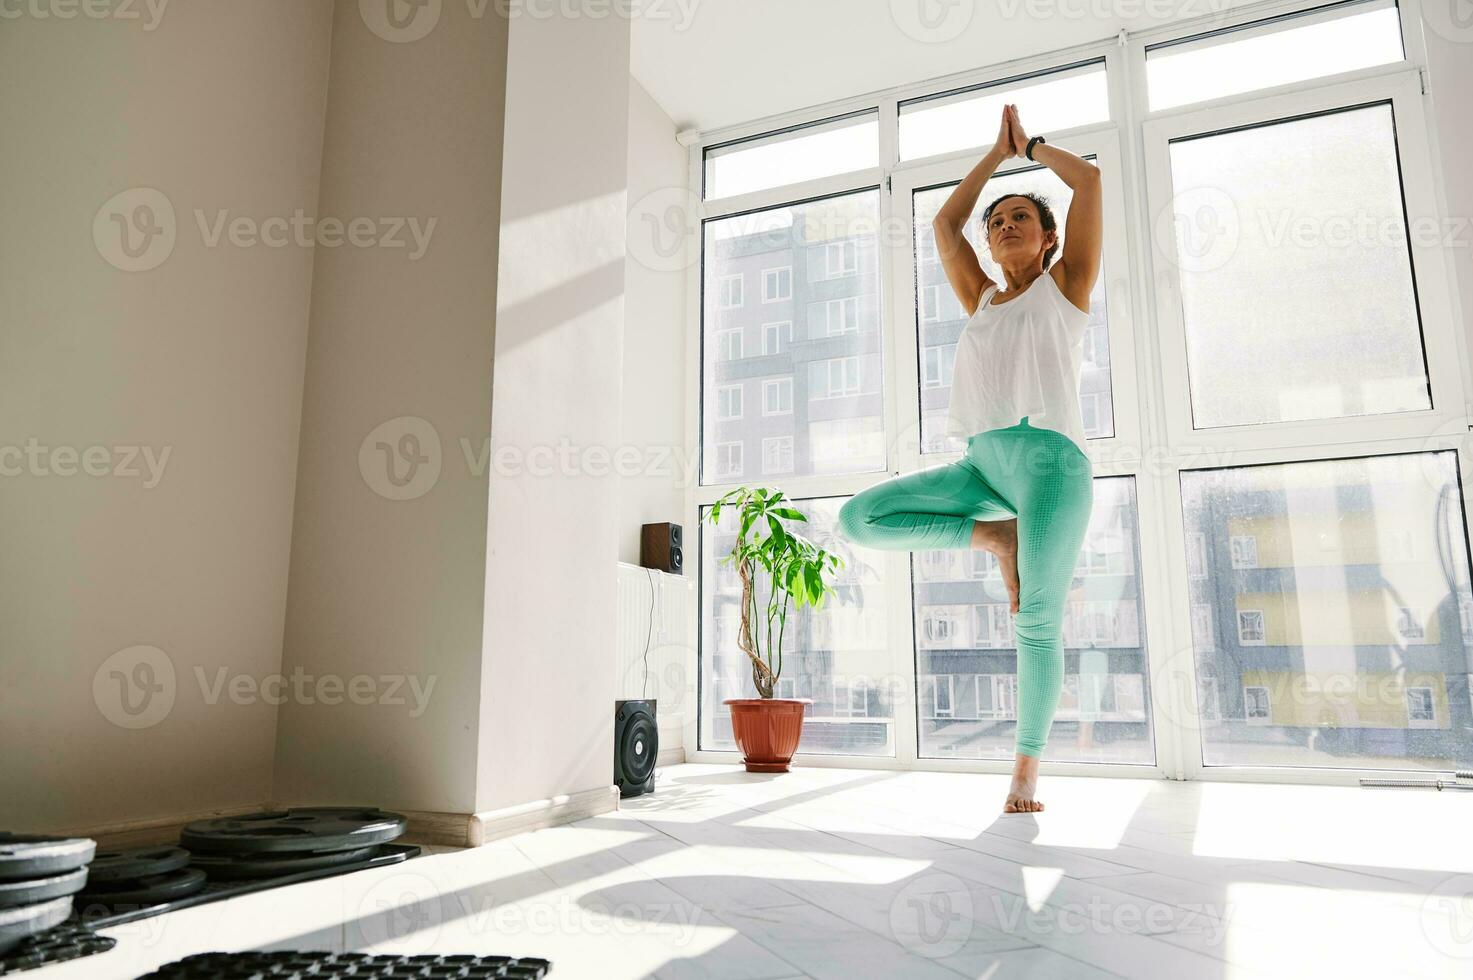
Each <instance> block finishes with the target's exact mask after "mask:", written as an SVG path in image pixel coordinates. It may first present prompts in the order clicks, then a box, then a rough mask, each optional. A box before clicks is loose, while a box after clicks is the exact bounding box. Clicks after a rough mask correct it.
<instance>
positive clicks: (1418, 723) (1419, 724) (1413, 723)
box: [1402, 684, 1442, 728]
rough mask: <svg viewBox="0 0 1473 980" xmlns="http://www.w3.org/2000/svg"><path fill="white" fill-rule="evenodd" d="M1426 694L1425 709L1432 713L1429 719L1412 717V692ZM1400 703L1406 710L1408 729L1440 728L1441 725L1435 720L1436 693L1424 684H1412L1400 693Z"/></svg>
mask: <svg viewBox="0 0 1473 980" xmlns="http://www.w3.org/2000/svg"><path fill="white" fill-rule="evenodd" d="M1413 691H1426V692H1427V708H1428V710H1430V711H1431V712H1432V717H1431V718H1413V717H1412V692H1413ZM1402 702H1403V703H1404V704H1405V706H1406V709H1407V727H1408V728H1440V727H1442V723H1441V722H1440V721H1439V720H1438V718H1437V692H1436V691H1434V690H1433V689H1432V688H1430V687H1428V686H1427V685H1425V684H1413V685H1411V686H1410V687H1407V688H1405V689H1404V690H1403V691H1402Z"/></svg>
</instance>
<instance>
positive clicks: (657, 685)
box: [615, 561, 698, 765]
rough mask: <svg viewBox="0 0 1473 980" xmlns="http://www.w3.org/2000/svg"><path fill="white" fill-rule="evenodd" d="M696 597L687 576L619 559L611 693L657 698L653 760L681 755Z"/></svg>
mask: <svg viewBox="0 0 1473 980" xmlns="http://www.w3.org/2000/svg"><path fill="white" fill-rule="evenodd" d="M697 601H698V597H697V593H696V583H695V580H694V579H693V578H690V577H687V576H684V575H671V574H669V573H667V572H658V571H655V570H654V569H652V568H641V567H639V566H638V565H630V564H627V563H626V562H622V561H621V562H619V615H618V637H617V642H616V643H615V650H616V656H617V657H618V672H619V673H618V677H619V691H618V695H617V696H618V697H619V698H620V699H630V698H654V699H656V700H657V701H658V704H656V706H655V714H656V720H657V722H658V723H659V729H660V754H659V755H658V756H657V757H656V762H657V764H659V765H666V764H669V763H672V762H683V761H684V760H685V747H684V744H683V739H684V735H685V723H686V718H687V716H688V715H689V714H690V713H691V712H694V711H695V703H696V702H695V693H696V602H697ZM652 606H653V608H651V607H652Z"/></svg>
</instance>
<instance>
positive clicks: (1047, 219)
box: [982, 191, 1059, 271]
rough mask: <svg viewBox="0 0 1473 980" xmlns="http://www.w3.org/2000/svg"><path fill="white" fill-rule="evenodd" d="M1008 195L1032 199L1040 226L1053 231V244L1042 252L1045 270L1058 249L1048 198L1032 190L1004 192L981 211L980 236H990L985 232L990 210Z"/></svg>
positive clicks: (1052, 212) (1056, 231)
mask: <svg viewBox="0 0 1473 980" xmlns="http://www.w3.org/2000/svg"><path fill="white" fill-rule="evenodd" d="M1010 197H1026V198H1027V199H1028V200H1030V201H1032V202H1033V206H1034V207H1036V208H1038V223H1039V225H1040V227H1042V228H1043V230H1044V231H1051V232H1053V233H1054V243H1053V245H1051V246H1049V247H1048V248H1047V249H1045V250H1044V253H1043V268H1044V270H1045V271H1047V269H1048V267H1049V263H1050V262H1051V261H1052V260H1053V257H1054V253H1056V252H1058V250H1059V222H1058V220H1057V219H1056V218H1055V217H1054V210H1053V208H1051V207H1049V203H1048V198H1046V197H1041V196H1039V195H1038V194H1034V193H1033V192H1032V191H1019V192H1017V193H1014V194H1004V195H1003V196H1002V197H999V198H998V199H997V200H995V201H993V202H992V203H991V204H989V205H987V210H986V211H983V212H982V236H983V238H984V239H988V238H990V236H989V235H988V233H987V223H988V222H989V221H991V220H992V210H993V208H996V207H997V206H998V205H999V204H1001V203H1002V202H1003V201H1006V200H1007V199H1008V198H1010Z"/></svg>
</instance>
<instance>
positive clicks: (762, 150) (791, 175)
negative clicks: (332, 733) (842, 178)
mask: <svg viewBox="0 0 1473 980" xmlns="http://www.w3.org/2000/svg"><path fill="white" fill-rule="evenodd" d="M705 161H706V186H705V196H706V198H707V199H708V200H709V199H711V198H716V197H731V196H733V195H735V194H747V193H750V192H752V191H760V190H766V189H767V188H769V187H779V186H781V185H783V184H796V183H798V182H799V181H803V180H813V179H815V178H817V177H829V176H832V175H834V174H843V173H849V172H850V171H853V170H864V169H866V168H868V167H878V166H879V165H880V117H879V113H878V112H875V111H870V112H864V113H860V114H858V115H853V116H844V117H843V118H840V119H831V120H827V121H825V122H821V123H815V124H814V125H812V126H804V127H801V128H799V129H795V130H791V131H788V132H782V133H773V134H771V135H768V136H758V137H754V138H752V139H747V140H742V141H740V142H737V143H728V144H726V145H724V146H714V147H711V148H710V149H708V150H706V154H705Z"/></svg>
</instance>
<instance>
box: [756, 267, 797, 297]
mask: <svg viewBox="0 0 1473 980" xmlns="http://www.w3.org/2000/svg"><path fill="white" fill-rule="evenodd" d="M783 273H787V277H788V291H787V293H785V294H783V295H775V294H774V293H773V291H772V290H771V289H770V288H769V286H770V285H771V284H772V283H774V282H781V281H782V277H783ZM792 298H793V267H792V266H791V265H775V266H772V267H770V268H767V269H763V270H762V302H764V303H785V302H787V301H788V300H790V299H792Z"/></svg>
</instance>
